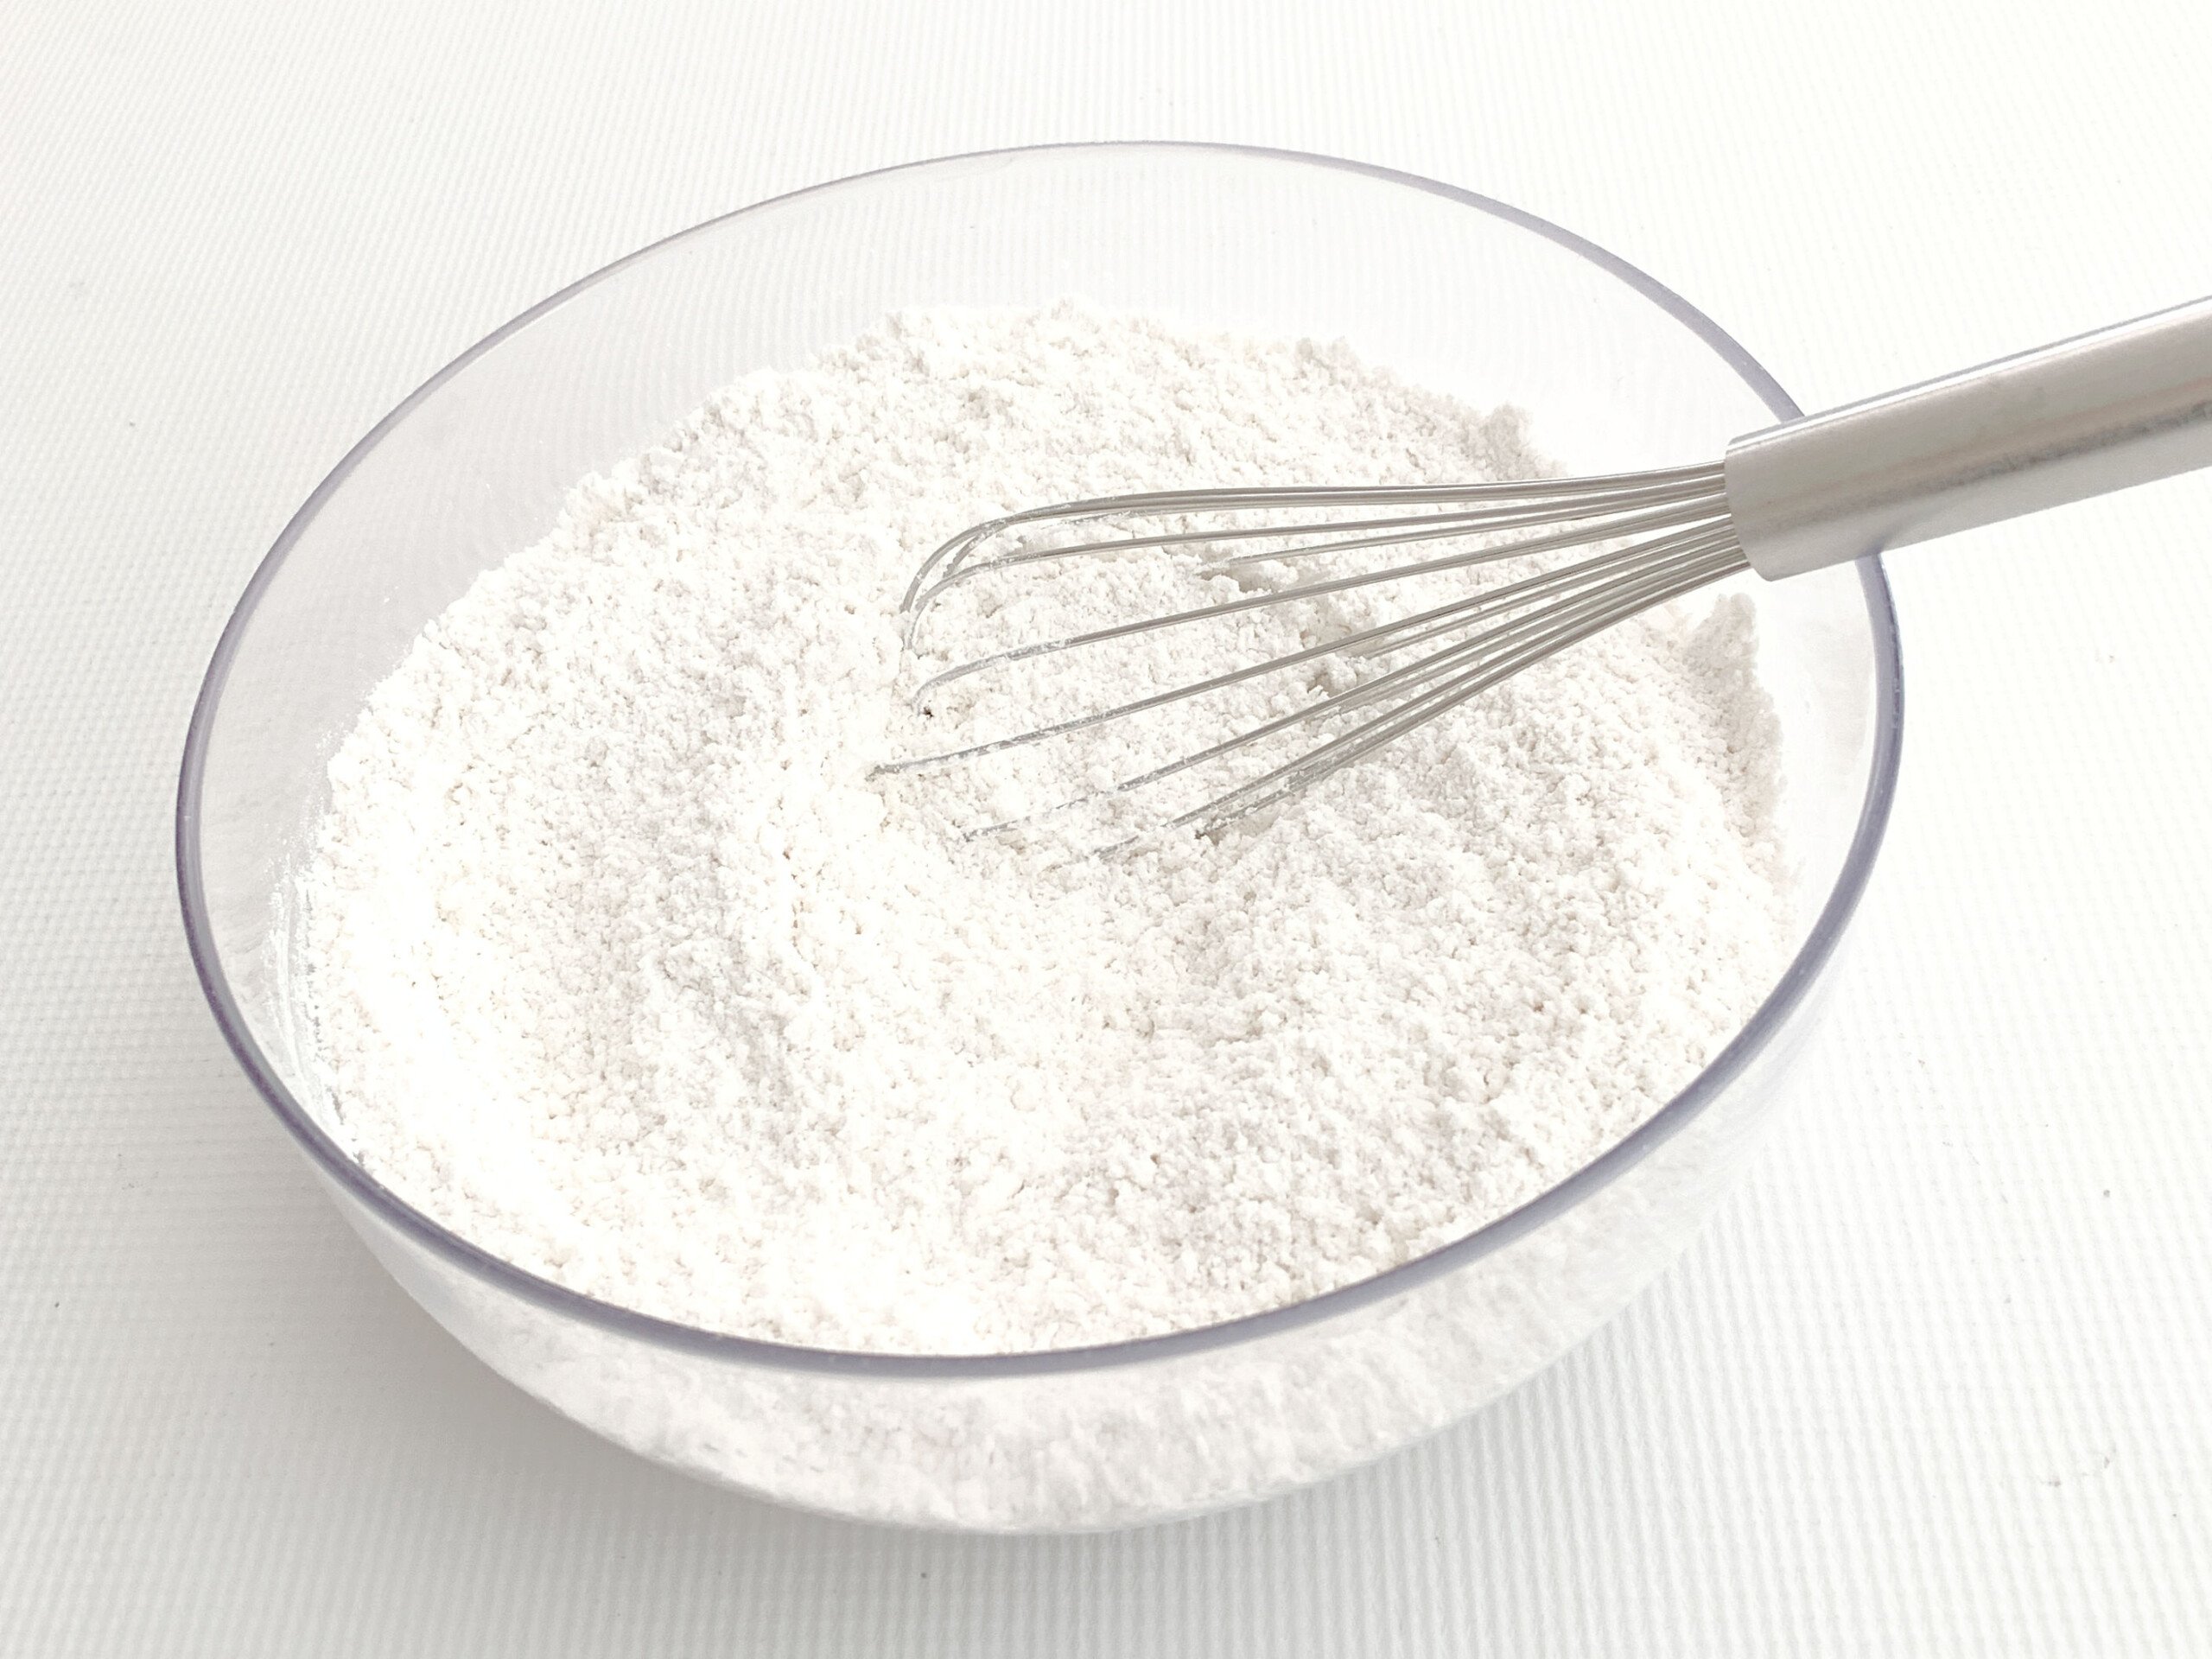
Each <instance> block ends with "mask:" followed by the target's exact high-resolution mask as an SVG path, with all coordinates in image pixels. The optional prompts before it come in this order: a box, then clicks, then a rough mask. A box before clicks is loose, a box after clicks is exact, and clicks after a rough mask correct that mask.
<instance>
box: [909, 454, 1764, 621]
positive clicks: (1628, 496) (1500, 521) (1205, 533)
mask: <svg viewBox="0 0 2212 1659" xmlns="http://www.w3.org/2000/svg"><path fill="white" fill-rule="evenodd" d="M1707 497H1709V498H1711V499H1712V501H1713V510H1714V511H1716V512H1717V511H1719V509H1720V508H1721V507H1722V506H1723V505H1726V498H1725V497H1724V496H1723V495H1721V494H1720V493H1719V488H1718V486H1710V487H1696V488H1693V487H1691V486H1683V485H1671V486H1663V487H1661V486H1655V487H1653V488H1650V489H1648V490H1637V491H1620V492H1617V493H1594V494H1592V496H1591V497H1590V499H1589V502H1588V505H1586V506H1584V507H1581V508H1580V509H1573V508H1561V507H1559V506H1556V505H1527V504H1525V503H1524V504H1519V505H1510V506H1495V507H1478V508H1469V509H1465V510H1464V511H1460V512H1432V513H1421V514H1417V515H1413V516H1409V517H1401V518H1344V519H1335V520H1330V521H1325V522H1323V523H1320V524H1311V523H1309V524H1226V525H1217V526H1210V527H1207V528H1205V529H1200V530H1177V531H1160V532H1158V533H1156V534H1153V535H1147V536H1124V537H1110V538H1109V539H1106V540H1103V541H1089V542H1076V543H1069V544H1067V545H1065V546H1060V547H1040V548H1025V549H1023V550H1020V551H1019V552H1014V553H1003V554H1001V555H999V556H997V557H995V558H989V559H978V560H975V561H972V562H969V563H962V564H961V565H960V567H959V568H958V569H955V570H951V571H949V572H948V573H947V574H946V575H944V576H943V577H942V578H940V579H939V580H938V582H934V583H932V584H931V586H930V588H928V589H927V591H925V592H924V593H923V594H921V595H920V597H919V598H918V599H917V600H916V601H914V607H915V608H916V609H922V608H925V607H927V606H928V605H929V603H930V601H931V600H933V599H935V598H936V597H937V596H938V594H941V593H943V592H944V590H945V589H946V588H951V587H954V586H956V585H957V584H958V583H960V582H967V581H969V580H970V579H971V578H973V577H975V576H977V575H982V574H983V573H985V572H987V571H991V570H1001V569H1007V568H1009V567H1012V566H1017V565H1025V564H1036V563H1044V562H1046V561H1048V560H1053V559H1071V558H1077V557H1082V556H1090V555H1096V554H1106V553H1126V552H1134V551H1137V550H1141V549H1145V548H1161V547H1186V546H1190V545H1192V544H1194V543H1209V542H1240V541H1259V540H1262V539H1265V538H1267V537H1292V536H1317V535H1321V534H1323V533H1328V534H1332V535H1340V534H1342V533H1344V532H1346V531H1370V530H1400V529H1409V528H1413V529H1421V528H1425V529H1427V531H1428V533H1429V534H1431V535H1434V536H1437V537H1443V536H1446V535H1450V536H1465V535H1471V534H1474V533H1476V532H1478V531H1485V530H1525V529H1527V528H1528V527H1529V526H1530V525H1532V524H1555V523H1557V522H1558V521H1559V520H1560V518H1596V517H1598V516H1599V515H1601V514H1605V513H1614V512H1627V511H1628V510H1630V508H1634V507H1641V506H1662V505H1669V504H1675V503H1679V504H1681V505H1685V506H1687V505H1688V504H1689V503H1691V502H1694V501H1698V500H1701V499H1706V498H1707ZM1578 499H1579V498H1578ZM1207 510H1208V511H1214V512H1252V511H1255V509H1254V508H1252V507H1249V506H1248V507H1236V506H1225V507H1215V508H1210V509H1207ZM1186 511H1190V510H1187V509H1186ZM1100 516H1104V515H1100ZM1131 516H1134V515H1131ZM1146 516H1150V517H1166V516H1168V515H1166V514H1151V515H1146ZM982 539H988V538H978V540H979V541H980V540H982ZM1393 539H1405V540H1418V539H1420V537H1403V538H1380V537H1378V538H1376V539H1375V540H1372V541H1340V542H1324V543H1315V544H1313V545H1309V546H1305V547H1290V548H1283V549H1280V550H1276V551H1274V552H1270V553H1259V554H1248V555H1245V556H1243V557H1241V558H1236V559H1224V560H1222V561H1220V562H1219V566H1218V568H1220V569H1231V568H1234V567H1235V566H1237V565H1240V564H1249V563H1264V562H1266V561H1268V560H1274V559H1285V558H1301V557H1305V556H1308V555H1310V554H1315V553H1327V552H1333V551H1337V550H1340V549H1344V548H1355V547H1382V546H1388V545H1390V544H1391V541H1392V540H1393Z"/></svg>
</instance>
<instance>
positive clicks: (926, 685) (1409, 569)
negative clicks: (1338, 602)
mask: <svg viewBox="0 0 2212 1659" xmlns="http://www.w3.org/2000/svg"><path fill="white" fill-rule="evenodd" d="M1679 524H1680V520H1679V519H1678V518H1675V517H1673V516H1671V515H1669V514H1668V513H1666V512H1663V511H1662V510H1654V511H1652V512H1646V513H1642V514H1636V515H1631V516H1630V517H1628V518H1622V519H1620V520H1618V521H1616V522H1614V523H1612V524H1608V525H1606V526H1605V528H1604V529H1602V530H1600V531H1594V532H1585V531H1578V530H1571V529H1570V530H1566V531H1560V533H1559V534H1557V535H1555V536H1539V537H1529V539H1528V540H1527V541H1524V542H1521V543H1516V545H1515V546H1514V547H1513V548H1511V549H1510V550H1509V551H1506V552H1500V551H1498V550H1496V549H1491V548H1481V549H1478V550H1475V551H1473V552H1468V553H1453V554H1447V555H1446V556H1443V557H1441V558H1435V559H1425V560H1422V561H1421V562H1420V563H1414V564H1402V565H1395V566H1393V567H1391V568H1390V569H1387V570H1363V571H1359V572H1357V573H1355V574H1353V575H1345V576H1332V577H1327V578H1325V579H1323V580H1321V581H1319V582H1299V583H1295V584H1294V585H1293V586H1291V587H1288V588H1274V589H1271V590H1269V591H1268V592H1266V593H1261V594H1246V595H1244V596H1243V597H1242V598H1239V599H1230V600H1224V601H1221V602H1219V603H1218V604H1215V605H1206V606H1201V607H1198V608H1197V609H1195V610H1188V611H1174V612H1170V613H1167V614H1166V615H1164V616H1153V617H1146V618H1144V619H1142V620H1139V621H1135V622H1123V623H1120V624H1117V625H1116V626H1113V627H1110V628H1098V629H1095V630H1093V631H1092V632H1089V633H1078V634H1071V635H1069V636H1068V637H1066V638H1065V639H1047V640H1044V641H1041V642H1039V643H1037V644H1033V645H1017V646H1015V647H1014V648H1013V649H1011V650H1008V651H1002V652H995V653H994V654H992V655H991V656H988V657H979V658H976V660H975V661H973V662H970V663H963V664H960V665H958V666H957V667H955V668H950V669H947V670H945V671H944V672H943V673H941V674H938V675H935V676H932V677H931V678H930V679H928V680H926V681H925V682H923V683H922V684H921V685H920V686H919V687H918V688H917V690H915V692H914V699H915V700H916V701H917V702H918V701H919V700H920V699H921V698H923V697H925V696H927V695H928V694H929V693H930V692H931V691H932V690H936V689H937V688H938V686H941V685H946V684H950V683H951V682H953V681H955V680H960V679H965V678H967V677H969V675H972V674H980V673H982V672H983V671H985V670H987V669H993V668H1000V667H1003V666H1004V665H1005V664H1008V663H1018V662H1022V661H1025V660H1026V659H1027V658H1032V657H1042V656H1045V655H1046V654H1048V653H1050V652H1059V651H1071V650H1074V649H1076V648H1077V647H1079V646H1084V645H1103V644H1105V643H1106V642H1108V641H1109V640H1113V639H1129V638H1131V637H1133V636H1135V635H1136V634H1140V633H1150V632H1156V631H1158V630H1159V629H1161V628H1173V627H1179V626H1183V625H1185V624H1186V623H1191V622H1202V621H1205V620H1208V619H1209V618H1212V617H1217V616H1234V615H1237V614H1239V613H1243V612H1245V611H1256V610H1261V609H1263V608H1266V607H1272V606H1276V605H1287V604H1289V603H1292V602H1293V601H1297V600H1301V599H1320V598H1325V597H1326V596H1327V595H1329V594H1342V593H1349V592H1351V590H1353V589H1354V588H1372V587H1375V586H1377V585H1378V584H1380V583H1383V582H1402V581H1404V580H1405V579H1407V578H1408V577H1410V576H1423V575H1433V574H1435V573H1436V572H1437V571H1440V570H1459V569H1466V568H1468V567H1469V566H1471V565H1477V564H1492V563H1497V562H1498V561H1499V560H1500V559H1503V558H1517V557H1519V556H1522V555H1524V554H1534V553H1552V552H1558V551H1560V550H1562V549H1565V548H1570V547H1583V546H1587V545H1588V544H1589V543H1592V542H1593V541H1611V540H1612V539H1613V538H1614V537H1618V536H1625V535H1631V534H1636V533H1638V532H1640V531H1649V530H1672V529H1675V528H1677V527H1679ZM1402 539H1407V540H1415V541H1418V540H1425V539H1427V538H1426V537H1406V538H1402ZM909 643H910V644H911V643H912V642H911V639H910V640H909Z"/></svg>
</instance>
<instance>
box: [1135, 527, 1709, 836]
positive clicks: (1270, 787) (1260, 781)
mask: <svg viewBox="0 0 2212 1659" xmlns="http://www.w3.org/2000/svg"><path fill="white" fill-rule="evenodd" d="M1748 568H1749V567H1748V566H1747V565H1746V564H1745V563H1744V562H1743V560H1742V558H1741V556H1740V555H1738V556H1733V557H1713V558H1711V559H1709V560H1707V561H1705V562H1703V563H1698V564H1694V565H1693V566H1692V567H1691V568H1690V569H1688V571H1686V572H1684V573H1683V574H1682V575H1681V576H1680V577H1679V578H1678V579H1676V580H1675V581H1673V582H1668V583H1665V584H1663V585H1661V586H1660V587H1658V588H1656V590H1655V591H1651V592H1649V593H1645V594H1637V595H1636V596H1635V597H1634V599H1633V600H1632V601H1624V602H1623V603H1622V604H1620V605H1618V606H1614V607H1609V608H1607V609H1605V610H1604V611H1601V612H1600V613H1598V614H1597V615H1595V616H1594V617H1591V618H1588V619H1586V620H1584V621H1582V622H1580V624H1578V625H1576V626H1571V627H1568V628H1566V629H1564V630H1561V631H1560V632H1556V633H1554V634H1548V635H1546V636H1544V637H1543V638H1541V639H1537V640H1535V641H1532V642H1530V644H1529V645H1526V646H1524V647H1523V648H1522V650H1521V651H1519V652H1515V653H1513V654H1512V655H1511V656H1510V657H1508V658H1506V659H1505V660H1503V662H1497V663H1491V664H1485V665H1484V666H1483V667H1480V668H1476V669H1471V670H1470V671H1467V672H1466V673H1465V674H1463V675H1460V676H1459V677H1455V678H1453V679H1452V680H1450V681H1447V682H1446V683H1445V684H1444V685H1443V686H1441V687H1439V688H1438V689H1436V690H1433V691H1430V692H1427V693H1425V694H1423V695H1422V696H1419V697H1416V698H1414V699H1413V700H1412V701H1410V702H1406V703H1403V704H1401V705H1400V706H1399V707H1398V708H1396V709H1393V710H1391V711H1390V712H1389V713H1388V714H1385V715H1377V716H1376V718H1375V719H1374V720H1372V721H1369V722H1368V723H1367V724H1366V725H1364V726H1362V727H1360V728H1357V730H1355V731H1352V732H1350V733H1347V734H1344V736H1342V737H1338V738H1332V739H1331V740H1330V741H1328V742H1326V743H1324V744H1322V745H1321V746H1320V747H1319V748H1317V749H1313V750H1310V751H1308V752H1307V753H1306V754H1303V755H1301V756H1300V757H1299V758H1298V759H1297V760H1292V761H1288V762H1287V763H1285V764H1284V765H1282V766H1278V767H1276V768H1275V769H1274V770H1273V771H1272V772H1267V773H1265V774H1263V775H1262V776H1261V777H1259V778H1256V779H1253V780H1251V781H1250V782H1249V783H1247V784H1243V785H1238V786H1237V787H1236V788H1235V789H1232V790H1230V791H1227V792H1226V793H1224V794H1223V795H1220V796H1218V797H1217V798H1215V799H1213V800H1211V801H1209V802H1208V803H1206V804H1205V805H1203V806H1199V807H1196V808H1194V809H1192V810H1190V811H1188V812H1185V813H1182V814H1180V815H1179V816H1178V817H1174V818H1172V819H1170V820H1169V821H1168V823H1166V825H1165V826H1163V827H1164V828H1166V829H1185V828H1188V827H1191V826H1192V825H1199V826H1202V827H1203V828H1204V829H1218V828H1220V827H1222V826H1223V825H1225V824H1227V823H1230V822H1232V821H1233V820H1235V819H1236V818H1239V817H1245V816H1247V815H1248V814H1249V813H1252V812H1255V811H1258V810H1262V808H1264V807H1267V806H1269V805H1272V804H1274V802H1276V801H1278V800H1281V799H1283V798H1287V797H1288V796H1290V795H1294V794H1296V793H1298V792H1300V791H1302V790H1305V789H1307V788H1310V787H1311V786H1312V785H1314V784H1316V783H1319V781H1320V780H1321V779H1324V778H1326V777H1328V776H1329V775H1330V774H1331V773H1332V772H1338V771H1339V770H1341V769H1342V768H1343V767H1344V766H1349V765H1350V764H1351V763H1352V762H1353V761H1355V760H1359V759H1361V758H1362V757H1363V756H1364V755H1366V754H1368V753H1371V752H1372V751H1373V750H1375V749H1377V748H1380V747H1383V745H1385V744H1387V743H1390V742H1394V741H1396V740H1397V739H1398V738H1399V737H1402V736H1403V735H1404V734H1406V733H1408V732H1410V731H1412V730H1413V729H1414V728H1415V727H1417V726H1421V725H1424V724H1426V723H1427V721H1429V720H1431V719H1433V717H1434V716H1436V715H1440V714H1442V713H1444V712H1445V711H1446V709H1451V708H1453V707H1456V706H1457V705H1458V704H1459V703H1462V702H1465V701H1466V700H1467V699H1468V698H1469V697H1471V696H1475V695H1476V694H1478V692H1481V691H1484V690H1489V689H1490V688H1491V686H1493V685H1496V684H1498V683H1500V682H1502V681H1503V680H1506V679H1510V677H1512V676H1514V675H1515V674H1517V673H1519V672H1521V671H1522V670H1523V669H1526V668H1529V667H1532V666H1534V665H1535V664H1537V663H1540V662H1542V661H1543V660H1544V659H1545V658H1548V657H1553V656H1556V655H1557V654H1558V653H1559V652H1562V651H1564V650H1566V649H1567V647H1568V646H1570V645H1576V644H1579V643H1580V642H1581V641H1582V640H1584V639H1588V638H1589V637H1590V636H1591V635H1592V634H1594V633H1599V632H1603V631H1604V630H1605V629H1606V628H1608V627H1611V626H1614V625H1615V624H1616V623H1618V622H1622V621H1624V620H1627V619H1628V618H1629V617H1630V616H1633V615H1635V614H1636V613H1637V612H1639V611H1643V610H1648V609H1649V608H1650V607H1652V606H1654V605H1657V604H1662V603H1663V602H1665V601H1667V600H1669V599H1677V598H1680V597H1681V595H1682V594H1687V593H1691V592H1694V591H1695V590H1696V589H1697V588H1701V587H1704V586H1705V585H1706V584H1707V583H1708V582H1715V581H1718V580H1719V579H1720V578H1721V577H1723V576H1726V575H1731V574H1733V573H1734V572H1736V571H1738V570H1740V569H1748Z"/></svg>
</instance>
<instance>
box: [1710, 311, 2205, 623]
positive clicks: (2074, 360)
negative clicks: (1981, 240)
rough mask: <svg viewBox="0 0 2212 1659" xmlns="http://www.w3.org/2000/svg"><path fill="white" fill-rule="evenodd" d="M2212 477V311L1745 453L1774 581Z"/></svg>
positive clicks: (2076, 346) (2006, 362)
mask: <svg viewBox="0 0 2212 1659" xmlns="http://www.w3.org/2000/svg"><path fill="white" fill-rule="evenodd" d="M2207 466H2212V299H2202V300H2197V301H2194V302H2191V303H2190V304H2188V305H2178V306H2176V307H2175V308H2173V309H2171V311H2158V312H2154V313H2152V315H2149V316H2147V317H2139V318H2137V319H2136V320H2135V321H2133V322H2123V323H2120V324H2117V325H2116V326H2114V327H2110V328H2101V329H2099V330H2098V331H2097V332H2096V333H2094V334H2082V335H2081V336H2080V337H2078V338H2077V339H2074V340H2061V341H2059V342H2058V343H2057V344H2056V345H2055V346H2044V347H2043V348H2042V349H2041V350H2039V351H2033V352H2023V353H2021V354H2020V355H2019V356H2018V357H2007V358H2000V359H1998V360H1997V361H1996V362H1994V363H1986V364H1984V365H1982V366H1981V367H1980V368H1978V369H1967V370H1966V371H1964V372H1961V373H1958V374H1952V375H1946V376H1945V377H1944V378H1942V379H1940V380H1929V381H1927V382H1925V383H1923V385H1917V386H1907V387H1905V388H1904V390H1903V391H1892V392H1886V393H1885V394H1884V395H1883V396H1881V397H1870V398H1868V399H1866V401H1865V402H1864V403H1858V404H1846V405H1845V406H1844V407H1842V408H1841V409H1832V410H1827V412H1826V413H1825V414H1820V415H1808V416H1805V417H1804V418H1803V419H1802V420H1796V421H1790V422H1789V423H1786V424H1784V425H1782V426H1771V427H1769V428H1767V429H1765V430H1764V431H1763V432H1753V433H1751V434H1749V435H1746V436H1744V437H1740V438H1738V439H1737V440H1736V441H1735V442H1733V443H1732V444H1730V445H1729V446H1728V454H1727V457H1726V462H1725V465H1724V472H1725V474H1726V480H1727V486H1728V509H1729V512H1730V514H1731V516H1732V518H1733V519H1734V521H1735V527H1736V534H1737V537H1738V539H1739V540H1740V541H1741V542H1742V543H1743V547H1744V553H1745V556H1746V557H1747V558H1749V559H1750V560H1751V568H1752V569H1754V570H1757V571H1758V573H1759V575H1763V576H1765V577H1768V578H1769V579H1770V580H1771V579H1775V578H1779V577H1782V576H1794V575H1798V574H1799V573H1801V572H1802V571H1806V570H1817V569H1821V567H1822V566H1823V565H1829V564H1840V563H1843V562H1844V561H1846V560H1847V559H1855V558H1857V557H1859V556H1860V555H1862V554H1866V553H1877V552H1879V551H1881V550H1883V549H1884V548H1889V547H1902V546H1904V545H1907V544H1908V543H1913V542H1924V541H1928V540H1929V539H1931V538H1932V537H1937V536H1948V535H1950V534H1951V533H1952V532H1953V531H1961V530H1971V529H1973V528H1974V526H1975V525H1976V524H1993V523H1995V522H1996V521H1997V520H1998V519H2000V518H2014V517H2017V516H2018V514H2021V513H2024V512H2041V511H2042V510H2043V509H2044V508H2045V507H2055V506H2057V505H2059V504H2060V503H2062V502H2066V501H2078V500H2080V499H2082V497H2084V496H2089V495H2102V494H2105V493H2107V492H2108V491H2112V490H2123V489H2126V487H2127V486H2129V485H2131V484H2145V483H2148V482H2149V481H2150V480H2152V479H2154V478H2164V477H2167V476H2169V475H2170V474H2174V473H2185V472H2188V471H2189V470H2190V468H2192V467H2207Z"/></svg>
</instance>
